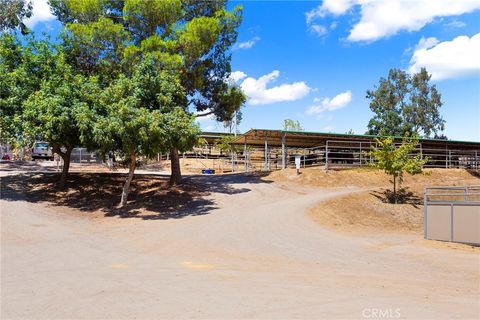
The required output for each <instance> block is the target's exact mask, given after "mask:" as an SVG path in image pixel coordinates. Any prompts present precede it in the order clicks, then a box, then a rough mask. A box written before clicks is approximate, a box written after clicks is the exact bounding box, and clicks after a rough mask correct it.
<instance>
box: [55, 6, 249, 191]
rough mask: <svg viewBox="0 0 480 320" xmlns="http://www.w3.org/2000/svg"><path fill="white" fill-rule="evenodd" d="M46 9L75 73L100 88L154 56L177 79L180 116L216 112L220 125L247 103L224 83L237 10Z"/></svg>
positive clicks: (176, 178)
mask: <svg viewBox="0 0 480 320" xmlns="http://www.w3.org/2000/svg"><path fill="white" fill-rule="evenodd" d="M50 4H51V6H52V7H53V12H54V14H55V15H56V16H57V17H58V19H59V20H60V21H61V22H62V23H63V24H64V25H65V32H64V41H63V42H64V45H65V50H66V51H67V52H69V57H70V61H71V62H72V64H73V65H75V66H76V67H77V68H78V70H80V71H82V72H84V73H86V74H89V75H92V74H93V75H97V76H98V77H99V79H100V82H101V83H102V85H104V86H108V85H109V83H110V82H112V81H115V79H116V78H117V77H118V76H119V75H121V74H125V75H126V76H131V75H132V74H133V72H134V71H133V66H136V65H138V64H140V63H141V61H143V60H145V59H151V57H152V56H153V57H154V58H155V60H156V61H157V63H156V68H157V69H159V70H160V71H161V70H163V71H167V70H168V71H169V72H173V73H175V74H176V75H177V79H179V81H180V84H181V86H182V87H183V90H182V92H183V94H184V99H183V104H182V105H179V106H181V107H182V108H183V109H184V111H185V112H187V113H189V112H193V111H195V112H196V113H197V116H206V115H208V114H214V115H215V117H216V119H217V120H218V121H225V120H230V119H231V118H232V117H233V115H234V114H235V112H236V111H237V110H238V109H239V108H240V107H241V105H242V104H243V103H244V102H245V96H244V94H243V92H241V90H240V89H239V88H238V87H236V86H233V85H231V84H229V83H228V81H226V79H228V76H229V74H230V71H231V67H230V60H231V55H230V51H229V48H230V47H231V46H232V45H233V44H234V43H235V41H236V38H237V29H238V26H239V24H240V22H241V7H235V8H234V9H233V10H231V11H228V10H226V1H224V0H215V1H195V0H184V1H180V0H151V1H139V0H125V1H103V0H89V1H82V0H50ZM145 79H146V78H145ZM192 109H193V110H192ZM162 112H163V111H162ZM179 149H180V147H178V148H172V150H171V152H173V153H177V154H176V155H174V156H173V157H172V169H173V170H172V179H171V181H172V183H173V184H176V183H179V182H180V179H181V172H180V166H179V165H178V150H179ZM173 162H177V163H176V164H173Z"/></svg>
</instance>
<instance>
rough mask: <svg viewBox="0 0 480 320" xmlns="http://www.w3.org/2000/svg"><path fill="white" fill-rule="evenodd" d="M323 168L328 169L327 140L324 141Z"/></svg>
mask: <svg viewBox="0 0 480 320" xmlns="http://www.w3.org/2000/svg"><path fill="white" fill-rule="evenodd" d="M325 170H326V171H328V140H327V141H326V142H325Z"/></svg>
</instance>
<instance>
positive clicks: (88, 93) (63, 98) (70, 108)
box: [22, 53, 99, 188]
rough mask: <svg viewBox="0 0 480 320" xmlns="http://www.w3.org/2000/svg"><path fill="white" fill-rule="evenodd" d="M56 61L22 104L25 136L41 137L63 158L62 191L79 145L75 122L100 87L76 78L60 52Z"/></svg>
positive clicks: (93, 99) (77, 126) (92, 102)
mask: <svg viewBox="0 0 480 320" xmlns="http://www.w3.org/2000/svg"><path fill="white" fill-rule="evenodd" d="M55 61H56V62H55V68H54V69H53V70H52V74H51V75H50V76H49V78H47V79H45V80H44V81H42V83H41V86H40V89H39V90H38V91H36V92H35V93H33V94H31V95H30V96H29V97H28V99H27V101H26V102H25V104H24V110H23V116H22V121H23V127H24V130H25V135H27V136H30V137H34V138H35V137H38V136H41V137H42V139H43V140H45V141H47V142H48V143H49V145H50V146H51V147H52V151H53V152H54V153H57V154H58V155H59V156H61V157H62V159H63V169H62V174H61V177H60V187H62V188H63V187H64V186H65V183H66V179H67V176H68V171H69V168H70V158H71V153H72V150H73V148H74V147H75V146H77V145H79V144H80V142H81V138H82V136H83V135H82V133H81V128H80V125H79V122H78V119H79V118H80V117H81V116H82V111H83V110H85V109H86V108H87V107H86V106H88V105H93V104H95V103H96V101H97V98H98V94H99V87H98V85H97V83H96V81H95V79H88V78H86V77H84V76H83V75H80V74H76V75H75V74H74V72H73V70H72V68H71V67H70V66H69V65H68V64H66V62H65V59H64V56H63V55H62V54H61V53H60V54H58V55H57V56H56V58H55Z"/></svg>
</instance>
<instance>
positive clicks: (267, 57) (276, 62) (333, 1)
mask: <svg viewBox="0 0 480 320" xmlns="http://www.w3.org/2000/svg"><path fill="white" fill-rule="evenodd" d="M239 4H240V5H243V15H244V20H243V23H242V25H241V27H240V33H239V38H238V42H237V44H236V46H235V47H234V48H233V50H232V57H233V58H232V71H234V73H233V76H232V78H234V79H235V80H237V83H238V85H240V86H241V87H242V88H243V89H244V91H245V92H246V93H247V95H248V96H249V100H248V102H247V103H246V106H245V107H244V108H243V121H242V122H241V124H240V125H239V129H240V131H241V132H244V131H246V130H248V129H250V128H271V129H280V128H281V127H282V123H283V120H284V119H286V118H291V119H294V120H298V121H300V123H301V124H302V126H303V127H304V128H305V130H308V131H322V132H338V133H344V132H346V131H348V130H349V129H353V130H354V132H355V133H360V134H361V133H364V132H365V131H366V126H367V123H368V121H369V119H370V118H371V116H372V113H371V112H370V110H369V107H368V103H369V102H368V100H367V99H366V98H365V93H366V90H367V89H372V88H373V87H374V86H375V85H376V84H377V83H378V80H379V78H380V77H382V76H386V75H387V74H388V70H389V69H390V68H401V69H404V70H407V71H409V72H414V71H415V70H418V69H419V68H420V67H423V66H424V67H426V68H427V70H428V71H429V72H430V73H431V74H432V75H433V79H434V80H433V83H434V84H436V85H437V87H438V89H439V91H440V92H441V94H442V100H443V102H444V105H443V107H442V108H441V114H442V115H443V117H444V119H445V120H446V130H445V134H446V135H447V136H448V137H449V138H450V139H455V140H472V141H480V58H479V57H480V1H478V0H442V1H438V0H423V1H412V0H390V1H376V0H362V1H361V0H325V1H232V2H231V3H230V4H229V6H235V5H239ZM35 6H36V8H34V10H36V13H37V18H35V16H34V20H32V21H31V22H30V23H31V26H32V27H34V30H35V31H36V32H38V31H42V30H48V29H57V28H58V23H56V22H55V21H53V20H52V17H51V16H49V14H48V12H45V1H43V0H36V1H35ZM199 122H200V124H201V126H202V128H203V129H204V130H210V131H212V130H213V131H224V130H225V129H224V128H223V126H222V124H218V123H216V122H214V121H213V120H211V119H202V120H200V121H199Z"/></svg>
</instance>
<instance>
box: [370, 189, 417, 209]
mask: <svg viewBox="0 0 480 320" xmlns="http://www.w3.org/2000/svg"><path fill="white" fill-rule="evenodd" d="M370 194H371V195H373V196H374V197H376V198H377V199H379V200H380V201H382V202H383V203H392V204H393V203H395V195H394V193H393V190H390V189H384V190H381V191H372V192H370ZM396 200H397V201H396V203H397V204H410V205H412V206H413V207H414V208H417V209H418V207H419V206H420V205H423V199H422V198H421V197H419V196H417V195H416V194H415V193H413V192H412V191H409V190H408V188H407V187H405V188H401V189H400V190H397V194H396Z"/></svg>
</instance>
